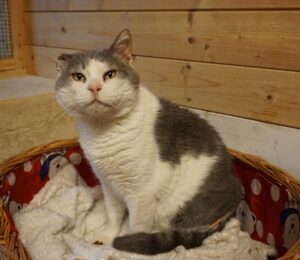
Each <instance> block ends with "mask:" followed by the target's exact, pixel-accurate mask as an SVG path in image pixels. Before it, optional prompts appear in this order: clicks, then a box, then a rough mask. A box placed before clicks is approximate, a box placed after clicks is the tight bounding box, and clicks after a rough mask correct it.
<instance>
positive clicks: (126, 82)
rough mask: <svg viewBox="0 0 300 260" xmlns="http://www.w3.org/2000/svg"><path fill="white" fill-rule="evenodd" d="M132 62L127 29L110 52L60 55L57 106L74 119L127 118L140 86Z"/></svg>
mask: <svg viewBox="0 0 300 260" xmlns="http://www.w3.org/2000/svg"><path fill="white" fill-rule="evenodd" d="M131 62H132V38H131V35H130V32H129V31H128V30H127V29H126V30H123V31H122V32H121V33H120V34H119V35H118V36H117V38H116V39H115V41H114V42H113V44H112V45H111V47H110V48H109V49H103V50H95V51H83V52H77V53H74V54H61V55H60V56H59V57H58V62H57V65H56V66H57V70H58V76H57V80H56V88H55V89H56V98H57V101H58V103H59V104H60V105H61V106H62V107H63V108H64V110H65V111H66V112H67V113H69V114H70V115H72V116H75V117H91V118H94V117H96V118H101V117H106V118H114V117H120V116H124V115H125V114H126V113H128V112H129V111H131V110H132V108H133V107H134V106H135V104H136V100H137V96H138V90H139V84H140V80H139V76H138V75H137V73H136V72H135V70H134V69H133V68H132V66H131Z"/></svg>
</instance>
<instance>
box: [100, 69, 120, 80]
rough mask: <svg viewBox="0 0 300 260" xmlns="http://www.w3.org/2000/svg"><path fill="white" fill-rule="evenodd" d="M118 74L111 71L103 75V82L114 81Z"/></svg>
mask: <svg viewBox="0 0 300 260" xmlns="http://www.w3.org/2000/svg"><path fill="white" fill-rule="evenodd" d="M116 74H117V71H116V70H110V71H108V72H106V73H104V75H103V80H108V79H113V78H114V77H115V76H116Z"/></svg>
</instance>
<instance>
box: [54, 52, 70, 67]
mask: <svg viewBox="0 0 300 260" xmlns="http://www.w3.org/2000/svg"><path fill="white" fill-rule="evenodd" d="M71 57H72V55H71V54H66V53H62V54H60V55H59V56H58V57H57V60H56V69H57V71H62V70H65V69H66V68H67V66H68V61H69V60H70V59H71Z"/></svg>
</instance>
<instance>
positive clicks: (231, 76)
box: [33, 46, 300, 128]
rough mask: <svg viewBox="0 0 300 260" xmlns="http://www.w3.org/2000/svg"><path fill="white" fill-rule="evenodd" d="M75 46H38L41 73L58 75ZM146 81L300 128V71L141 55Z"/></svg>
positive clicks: (183, 96)
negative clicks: (61, 59)
mask: <svg viewBox="0 0 300 260" xmlns="http://www.w3.org/2000/svg"><path fill="white" fill-rule="evenodd" d="M62 52H69V53H70V52H72V50H67V49H59V48H46V47H37V46H34V47H33V55H34V62H35V68H36V72H37V74H38V75H40V76H45V77H50V78H55V75H56V71H55V58H56V57H57V56H58V55H59V54H60V53H62ZM135 66H136V68H137V70H138V71H139V73H140V74H141V78H142V81H143V82H144V84H145V85H147V86H148V87H149V88H150V89H152V91H153V92H154V93H156V94H158V95H159V96H162V97H166V98H168V99H171V100H173V101H175V102H176V103H178V104H181V105H184V106H188V107H193V108H199V109H204V110H208V111H214V112H219V113H223V114H228V115H234V116H239V117H244V118H251V119H255V120H259V121H265V122H271V123H275V124H279V125H286V126H292V127H296V128H300V117H299V115H300V85H299V82H300V73H299V72H288V71H278V70H269V69H256V68H247V67H239V66H228V65H216V64H207V63H200V62H187V61H179V60H169V59H160V58H147V57H136V59H135Z"/></svg>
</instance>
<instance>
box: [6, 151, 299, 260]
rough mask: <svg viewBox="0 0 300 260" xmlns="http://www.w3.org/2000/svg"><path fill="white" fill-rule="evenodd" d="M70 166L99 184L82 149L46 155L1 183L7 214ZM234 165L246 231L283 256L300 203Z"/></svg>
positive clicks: (262, 177)
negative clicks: (240, 188) (239, 183)
mask: <svg viewBox="0 0 300 260" xmlns="http://www.w3.org/2000/svg"><path fill="white" fill-rule="evenodd" d="M68 163H72V164H73V165H74V166H75V168H76V169H77V171H78V172H79V174H80V175H81V177H82V178H83V179H84V180H85V181H86V183H87V184H88V185H89V186H95V185H97V184H98V181H97V179H96V177H95V176H94V174H93V173H92V170H91V167H90V165H89V164H88V162H87V161H86V159H85V157H84V154H83V152H82V150H81V149H80V147H72V148H69V149H64V150H59V151H55V152H51V153H48V154H43V155H41V156H39V157H37V158H33V159H32V160H30V161H28V162H26V163H24V164H22V165H19V166H18V167H16V168H15V169H13V170H12V171H10V172H8V173H7V174H6V175H5V176H3V177H2V179H1V180H0V196H1V198H2V200H3V201H4V203H5V206H6V211H7V213H9V214H13V213H15V212H16V211H18V210H20V209H21V208H22V207H23V206H24V205H26V204H28V203H29V202H30V201H31V200H32V198H33V196H34V195H35V194H36V193H37V192H38V191H39V190H40V189H41V188H42V187H43V186H44V185H45V183H46V182H47V181H48V180H49V179H51V178H53V177H54V176H55V175H56V174H57V172H58V171H59V170H60V169H61V168H62V167H63V166H64V165H66V164H68ZM234 163H235V164H234V165H235V171H236V174H237V176H238V178H239V179H240V180H241V183H242V186H243V192H244V195H243V198H242V200H241V202H240V204H239V205H238V207H237V211H236V217H237V218H238V219H239V220H240V222H241V228H242V230H244V231H247V232H248V233H249V234H250V235H251V237H252V238H253V239H256V240H259V241H262V242H264V243H266V244H270V245H272V246H275V247H276V248H277V250H278V252H279V255H283V254H284V253H285V252H286V251H287V250H288V249H289V248H290V247H291V246H292V245H293V244H294V243H295V242H296V240H297V239H298V238H299V237H300V227H299V208H300V207H299V206H300V203H299V201H296V200H295V199H294V198H293V197H292V196H291V194H290V193H289V192H288V191H287V189H286V187H284V186H282V185H280V184H279V183H277V182H276V181H275V180H273V179H272V178H270V177H269V176H266V175H265V174H264V173H263V172H261V171H259V170H256V169H254V168H252V167H251V166H248V165H245V164H244V163H241V162H240V161H238V160H236V161H235V162H234ZM10 221H11V226H12V231H16V230H15V227H14V223H13V220H12V218H10Z"/></svg>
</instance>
